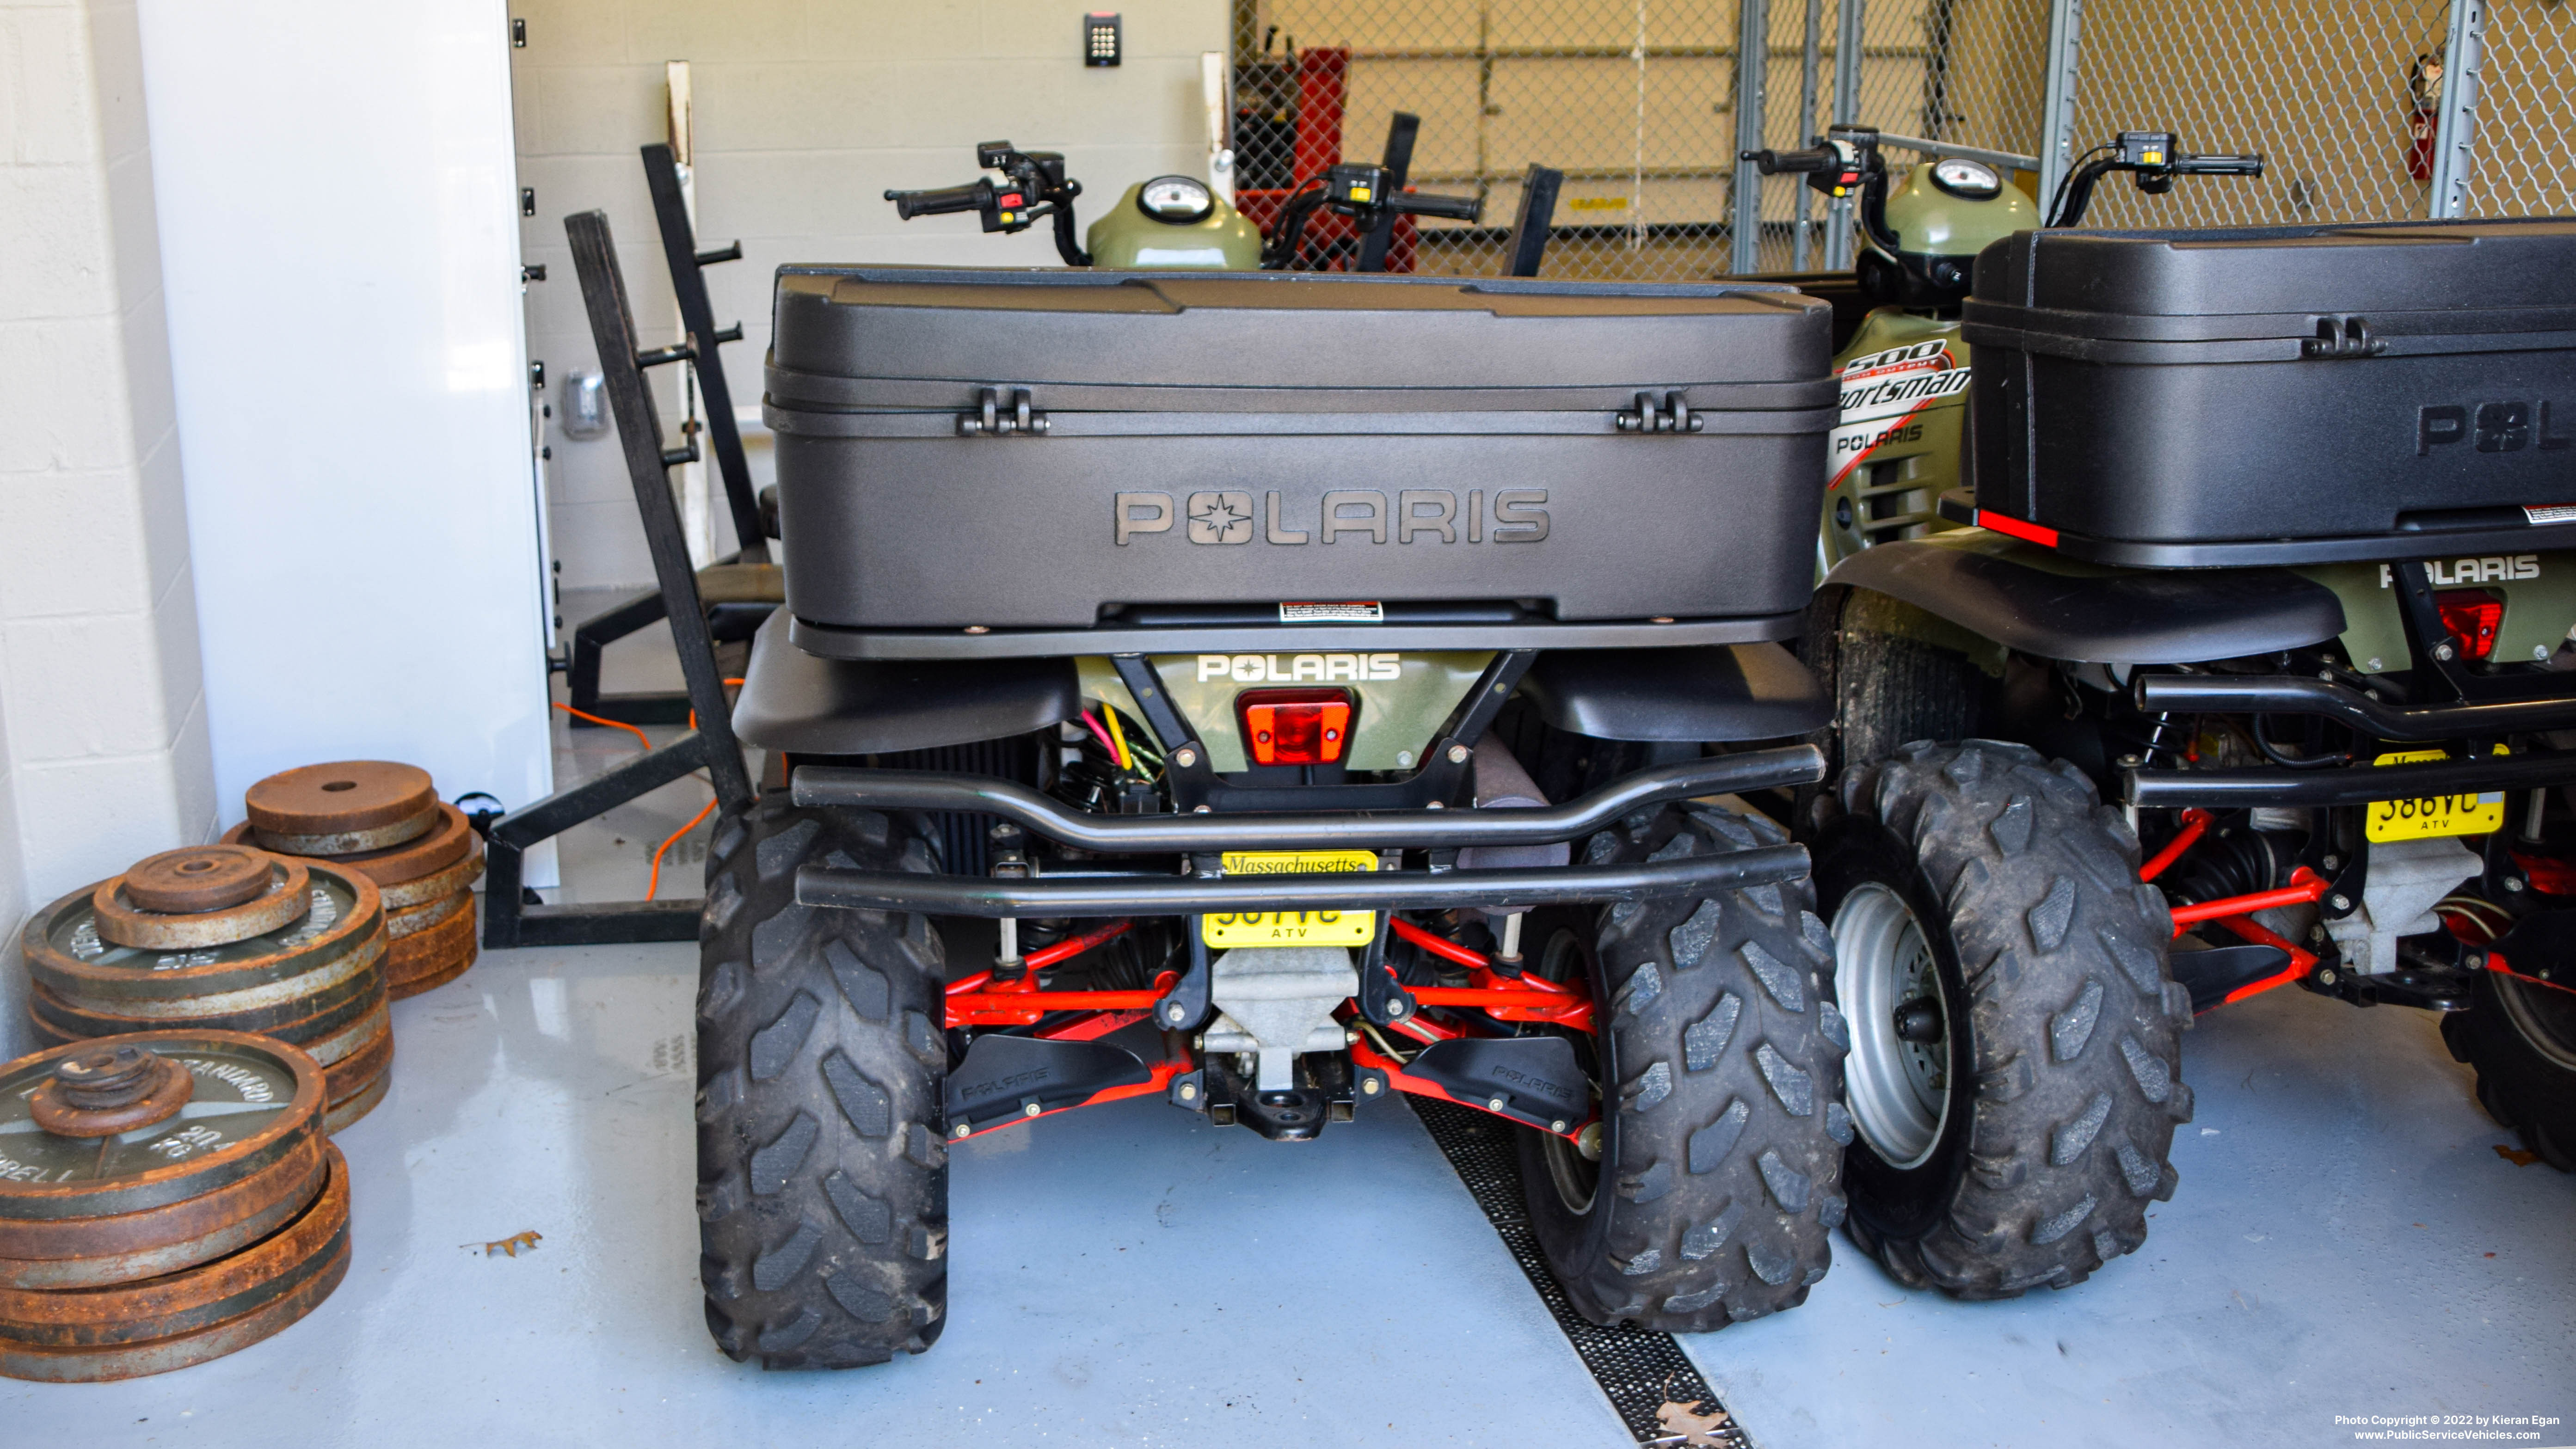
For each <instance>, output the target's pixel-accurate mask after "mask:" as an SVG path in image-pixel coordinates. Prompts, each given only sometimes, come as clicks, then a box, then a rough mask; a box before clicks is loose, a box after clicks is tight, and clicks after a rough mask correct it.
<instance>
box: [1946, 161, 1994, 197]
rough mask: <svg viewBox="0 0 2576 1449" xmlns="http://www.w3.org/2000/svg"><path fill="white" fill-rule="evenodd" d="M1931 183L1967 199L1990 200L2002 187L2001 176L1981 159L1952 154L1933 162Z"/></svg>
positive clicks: (1953, 194)
mask: <svg viewBox="0 0 2576 1449" xmlns="http://www.w3.org/2000/svg"><path fill="white" fill-rule="evenodd" d="M1932 184H1933V185H1935V186H1938V187H1940V188H1941V189H1942V190H1943V191H1946V192H1948V193H1950V194H1951V195H1952V196H1956V197H1960V198H1962V199H1964V200H1968V201H1991V200H1993V199H1994V198H1995V197H1996V196H1997V195H1999V194H2001V193H2002V191H2003V189H2004V183H2003V178H2002V177H2000V176H1997V175H1996V174H1995V168H1993V167H1992V166H1989V165H1987V164H1986V163H1985V162H1983V161H1971V160H1969V159H1967V158H1966V157H1964V156H1953V157H1950V158H1949V159H1948V160H1945V161H1940V162H1936V163H1934V165H1933V167H1932Z"/></svg>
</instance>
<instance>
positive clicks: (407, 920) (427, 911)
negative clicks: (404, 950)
mask: <svg viewBox="0 0 2576 1449" xmlns="http://www.w3.org/2000/svg"><path fill="white" fill-rule="evenodd" d="M473 906H474V892H472V891H470V890H463V889H459V890H453V891H449V892H448V893H447V894H445V895H443V896H439V897H438V898H436V899H434V900H427V901H423V902H421V903H420V904H419V905H416V906H405V907H404V908H403V909H401V910H399V911H397V910H395V909H393V908H392V907H390V906H388V907H386V909H385V934H386V935H388V936H391V937H393V939H394V941H395V943H396V944H400V943H401V941H402V939H403V938H404V937H405V936H416V935H419V934H420V933H421V932H423V931H426V930H428V929H429V928H430V927H432V926H435V925H437V924H439V923H440V922H442V921H445V920H448V919H450V918H452V917H454V916H455V915H456V914H457V913H458V912H459V911H467V912H470V911H471V910H472V909H473Z"/></svg>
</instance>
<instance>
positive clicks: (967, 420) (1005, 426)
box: [957, 387, 1047, 438]
mask: <svg viewBox="0 0 2576 1449" xmlns="http://www.w3.org/2000/svg"><path fill="white" fill-rule="evenodd" d="M976 402H977V410H976V411H974V412H971V413H959V414H958V415H957V431H958V432H960V433H962V434H964V435H966V436H967V437H970V438H971V437H977V436H982V437H987V438H1000V437H1007V436H1009V435H1010V434H1012V433H1043V432H1045V431H1046V430H1047V415H1046V414H1044V413H1042V412H1039V411H1038V410H1037V409H1036V408H1034V407H1032V406H1030V403H1029V390H1028V389H1027V388H1024V387H1013V388H999V387H988V388H985V389H984V390H983V391H982V392H981V393H980V394H979V395H978V396H977V399H976Z"/></svg>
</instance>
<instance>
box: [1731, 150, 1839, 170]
mask: <svg viewBox="0 0 2576 1449" xmlns="http://www.w3.org/2000/svg"><path fill="white" fill-rule="evenodd" d="M1736 159H1737V160H1739V161H1750V162H1752V163H1753V168H1754V169H1755V170H1757V171H1759V172H1761V173H1762V174H1763V175H1765V176H1779V175H1783V174H1787V175H1793V176H1804V175H1810V174H1812V173H1815V172H1818V171H1831V170H1833V169H1834V167H1835V166H1837V165H1839V164H1840V163H1841V161H1842V156H1841V155H1840V154H1839V153H1838V152H1836V151H1835V150H1834V148H1833V147H1831V146H1809V147H1808V148H1806V149H1805V150H1803V151H1771V150H1763V151H1745V152H1740V153H1738V155H1737V156H1736Z"/></svg>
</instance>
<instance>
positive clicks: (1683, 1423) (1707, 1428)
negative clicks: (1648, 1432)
mask: <svg viewBox="0 0 2576 1449" xmlns="http://www.w3.org/2000/svg"><path fill="white" fill-rule="evenodd" d="M1655 1423H1656V1424H1657V1426H1659V1427H1660V1428H1661V1429H1662V1430H1663V1432H1662V1433H1661V1434H1659V1435H1657V1436H1655V1439H1654V1441H1653V1442H1654V1443H1656V1444H1658V1445H1667V1444H1669V1445H1673V1446H1675V1449H1680V1446H1685V1445H1704V1444H1713V1445H1730V1444H1734V1443H1736V1442H1737V1435H1736V1432H1735V1420H1734V1419H1733V1418H1731V1417H1729V1416H1728V1414H1727V1412H1726V1410H1725V1408H1724V1407H1723V1406H1721V1405H1720V1404H1719V1403H1718V1402H1717V1401H1716V1400H1715V1399H1710V1400H1707V1401H1705V1402H1702V1403H1697V1404H1683V1403H1667V1404H1665V1405H1664V1406H1663V1407H1662V1408H1660V1409H1657V1410H1655Z"/></svg>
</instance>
